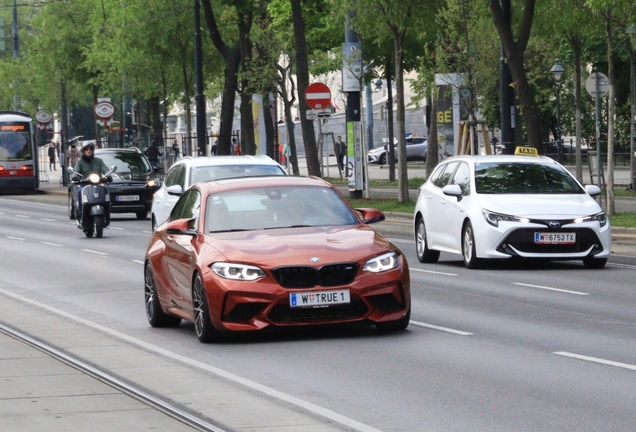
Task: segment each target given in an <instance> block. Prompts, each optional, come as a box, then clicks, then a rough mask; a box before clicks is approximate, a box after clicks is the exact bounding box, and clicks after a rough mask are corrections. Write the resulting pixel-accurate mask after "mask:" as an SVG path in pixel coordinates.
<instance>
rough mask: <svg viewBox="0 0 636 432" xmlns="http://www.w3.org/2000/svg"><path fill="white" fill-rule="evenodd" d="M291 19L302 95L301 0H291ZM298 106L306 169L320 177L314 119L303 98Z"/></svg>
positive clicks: (305, 65)
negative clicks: (308, 117) (309, 116)
mask: <svg viewBox="0 0 636 432" xmlns="http://www.w3.org/2000/svg"><path fill="white" fill-rule="evenodd" d="M291 8H292V19H293V21H294V41H295V47H296V80H297V82H298V94H299V95H304V94H305V90H307V87H309V62H308V59H307V41H306V40H305V23H304V21H303V12H302V5H301V0H291ZM298 107H299V108H300V117H301V118H300V124H301V126H302V131H303V143H304V145H305V158H306V159H307V171H308V174H309V175H314V176H318V177H321V176H322V175H321V172H320V162H319V161H318V149H317V148H316V131H315V130H314V121H313V120H307V110H308V109H309V106H308V105H307V102H306V101H305V99H304V98H302V99H301V100H299V101H298Z"/></svg>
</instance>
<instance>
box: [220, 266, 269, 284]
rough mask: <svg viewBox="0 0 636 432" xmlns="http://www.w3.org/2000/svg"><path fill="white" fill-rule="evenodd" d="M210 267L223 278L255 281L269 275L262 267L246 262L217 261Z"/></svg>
mask: <svg viewBox="0 0 636 432" xmlns="http://www.w3.org/2000/svg"><path fill="white" fill-rule="evenodd" d="M210 268H211V269H212V271H214V273H216V274H218V275H219V276H221V277H222V278H225V279H231V280H243V281H255V280H258V279H260V278H264V277H266V276H267V274H266V273H265V272H264V271H263V270H261V269H260V268H258V267H255V266H250V265H245V264H234V263H228V262H216V263H214V264H212V265H211V266H210Z"/></svg>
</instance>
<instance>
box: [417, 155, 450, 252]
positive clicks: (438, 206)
mask: <svg viewBox="0 0 636 432" xmlns="http://www.w3.org/2000/svg"><path fill="white" fill-rule="evenodd" d="M457 165H458V162H449V163H447V164H446V167H445V168H444V170H443V171H442V172H441V173H440V175H439V176H437V177H436V178H434V179H433V185H432V186H431V187H430V188H427V189H426V190H425V192H424V193H425V194H426V195H425V198H426V207H427V212H428V215H425V216H424V222H425V223H426V235H427V236H428V239H429V242H430V244H431V245H432V246H435V245H442V244H444V238H445V237H446V236H447V235H448V234H447V233H446V232H445V231H447V230H448V229H449V226H448V222H447V221H446V220H445V219H444V217H445V213H446V208H447V204H448V202H449V201H451V200H454V199H455V198H452V197H448V196H446V195H444V193H443V192H442V188H443V187H444V186H446V185H447V184H448V182H449V181H450V179H451V178H452V176H453V173H454V172H455V168H457Z"/></svg>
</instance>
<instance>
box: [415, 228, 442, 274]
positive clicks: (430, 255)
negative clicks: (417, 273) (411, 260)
mask: <svg viewBox="0 0 636 432" xmlns="http://www.w3.org/2000/svg"><path fill="white" fill-rule="evenodd" d="M415 249H416V252H417V259H418V260H420V262H421V263H436V262H437V261H438V260H439V251H436V250H430V249H429V248H428V238H427V237H426V226H425V225H424V218H423V217H419V218H418V219H417V222H416V231H415Z"/></svg>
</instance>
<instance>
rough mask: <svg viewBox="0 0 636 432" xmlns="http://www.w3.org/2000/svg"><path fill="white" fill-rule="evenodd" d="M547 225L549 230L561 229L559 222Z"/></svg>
mask: <svg viewBox="0 0 636 432" xmlns="http://www.w3.org/2000/svg"><path fill="white" fill-rule="evenodd" d="M549 225H550V228H554V229H556V228H560V227H561V222H559V221H551V222H550V224H549Z"/></svg>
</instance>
